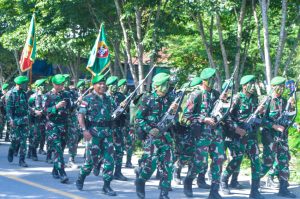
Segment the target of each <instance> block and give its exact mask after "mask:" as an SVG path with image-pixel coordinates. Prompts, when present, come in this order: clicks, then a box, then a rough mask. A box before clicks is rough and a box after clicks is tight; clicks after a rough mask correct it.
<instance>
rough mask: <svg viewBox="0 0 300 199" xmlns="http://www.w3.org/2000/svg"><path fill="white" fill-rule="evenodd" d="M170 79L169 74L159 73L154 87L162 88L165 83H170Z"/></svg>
mask: <svg viewBox="0 0 300 199" xmlns="http://www.w3.org/2000/svg"><path fill="white" fill-rule="evenodd" d="M169 79H170V75H169V74H167V73H158V74H156V75H155V76H154V77H153V79H152V81H153V85H154V86H160V85H162V84H163V83H165V82H166V81H168V80H169Z"/></svg>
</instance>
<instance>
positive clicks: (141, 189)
mask: <svg viewBox="0 0 300 199" xmlns="http://www.w3.org/2000/svg"><path fill="white" fill-rule="evenodd" d="M135 186H136V195H137V196H138V198H139V199H144V198H145V181H144V180H143V179H140V178H138V179H136V180H135Z"/></svg>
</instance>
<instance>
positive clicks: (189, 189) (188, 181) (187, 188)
mask: <svg viewBox="0 0 300 199" xmlns="http://www.w3.org/2000/svg"><path fill="white" fill-rule="evenodd" d="M183 193H184V195H185V196H186V197H188V198H191V197H193V179H192V178H189V177H186V178H185V179H184V183H183Z"/></svg>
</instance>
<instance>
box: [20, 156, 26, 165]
mask: <svg viewBox="0 0 300 199" xmlns="http://www.w3.org/2000/svg"><path fill="white" fill-rule="evenodd" d="M19 166H21V167H28V165H27V164H26V162H25V156H20V159H19Z"/></svg>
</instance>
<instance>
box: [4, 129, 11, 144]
mask: <svg viewBox="0 0 300 199" xmlns="http://www.w3.org/2000/svg"><path fill="white" fill-rule="evenodd" d="M4 141H5V142H10V139H9V133H8V132H7V130H6V133H5V139H4Z"/></svg>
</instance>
